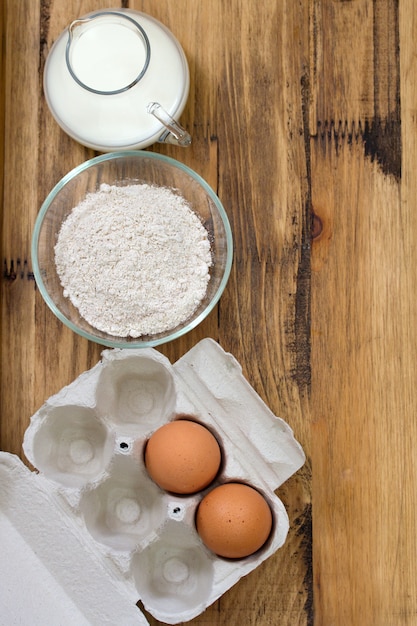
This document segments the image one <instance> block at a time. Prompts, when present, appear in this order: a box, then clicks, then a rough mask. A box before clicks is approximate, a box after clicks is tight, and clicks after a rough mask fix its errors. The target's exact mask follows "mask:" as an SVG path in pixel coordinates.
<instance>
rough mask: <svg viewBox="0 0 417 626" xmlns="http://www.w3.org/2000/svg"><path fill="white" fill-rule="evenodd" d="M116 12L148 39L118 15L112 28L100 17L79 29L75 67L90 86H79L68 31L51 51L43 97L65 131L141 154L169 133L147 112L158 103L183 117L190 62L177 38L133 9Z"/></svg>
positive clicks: (97, 145) (100, 146)
mask: <svg viewBox="0 0 417 626" xmlns="http://www.w3.org/2000/svg"><path fill="white" fill-rule="evenodd" d="M118 13H122V14H123V15H126V16H128V17H130V18H132V19H134V20H135V21H136V22H137V23H138V24H140V26H141V27H142V29H143V31H144V32H145V39H144V37H142V36H140V33H139V32H136V31H137V29H136V28H135V26H134V25H131V23H130V22H129V21H128V20H123V19H122V18H119V19H118V21H117V19H116V20H115V19H114V18H113V16H110V17H109V21H108V22H106V21H105V19H103V18H102V17H100V18H95V19H94V20H93V21H92V22H91V23H90V24H89V26H88V28H85V29H83V28H82V27H78V28H79V29H80V32H81V34H80V35H79V36H78V35H77V28H74V40H73V42H72V44H71V47H70V61H71V67H72V69H73V71H74V74H75V75H76V77H77V79H78V80H79V81H81V82H82V83H84V84H85V85H86V86H87V88H84V87H83V86H81V85H80V84H78V83H77V81H76V80H75V79H74V78H73V76H72V75H71V73H70V70H69V68H68V66H67V63H66V59H65V53H66V47H67V41H68V31H64V32H63V33H62V34H61V36H60V37H59V38H58V40H57V41H56V42H55V44H54V46H53V47H52V49H51V52H50V54H49V56H48V58H47V61H46V65H45V73H44V89H45V97H46V100H47V103H48V106H49V108H50V110H51V112H52V114H53V116H54V117H55V119H56V121H57V122H58V124H59V125H60V126H61V128H63V129H64V130H65V131H66V132H67V133H68V134H69V135H70V136H71V137H73V138H74V139H75V140H77V141H79V142H80V143H82V144H83V145H86V146H88V147H91V148H93V149H95V150H99V151H104V152H106V151H113V150H122V149H129V148H143V147H146V146H148V145H151V144H152V143H154V142H155V141H158V139H159V137H160V136H161V134H162V133H163V131H164V130H165V128H164V126H163V125H162V124H161V122H159V121H158V120H157V119H156V118H155V117H154V116H153V115H151V114H150V113H148V111H147V106H148V105H149V103H151V102H158V103H160V104H161V105H162V106H163V107H164V109H165V110H166V111H167V112H168V113H169V114H170V115H171V116H172V117H173V118H175V119H178V117H179V116H180V115H181V113H182V111H183V109H184V106H185V103H186V100H187V96H188V91H189V72H188V64H187V60H186V58H185V55H184V52H183V50H182V48H181V46H180V44H179V43H178V41H177V40H176V39H175V37H174V36H173V35H172V33H171V32H170V31H169V30H167V29H166V28H165V26H163V25H162V24H161V23H160V22H158V21H157V20H155V19H154V18H152V17H150V16H149V15H145V14H143V13H138V12H136V11H131V10H125V11H118ZM90 15H91V14H90ZM123 22H125V23H127V25H124V24H123ZM146 37H147V39H148V41H149V46H150V56H149V59H148V60H149V65H148V66H147V67H146V62H147V55H146ZM143 71H144V74H143V76H142V77H141V78H140V80H139V81H138V82H137V84H135V85H134V86H132V87H131V88H130V89H127V90H126V91H123V92H121V93H117V94H114V95H108V94H105V95H103V94H97V93H93V92H92V91H90V89H93V90H98V91H104V92H106V91H116V90H121V89H123V88H125V87H127V86H128V85H130V84H131V83H132V82H134V81H135V80H136V79H137V78H138V76H139V75H140V73H141V72H143Z"/></svg>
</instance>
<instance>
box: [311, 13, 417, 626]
mask: <svg viewBox="0 0 417 626" xmlns="http://www.w3.org/2000/svg"><path fill="white" fill-rule="evenodd" d="M322 6H325V9H326V11H330V8H331V11H332V15H331V19H330V22H328V23H326V28H324V24H323V33H324V32H326V33H329V34H328V35H327V37H329V38H330V33H331V34H332V36H333V35H334V34H336V35H337V44H336V42H335V43H334V49H331V50H327V52H326V53H325V52H323V58H322V63H321V64H322V67H323V68H327V72H326V71H325V70H324V69H323V72H322V74H321V80H319V79H318V84H320V87H321V89H322V92H321V93H320V97H317V99H316V106H317V110H316V112H315V114H314V116H313V118H315V119H316V120H317V131H318V134H317V136H316V138H315V139H314V140H312V142H311V171H312V202H313V210H314V213H315V214H316V227H317V228H316V234H317V237H316V239H315V241H314V245H313V252H312V270H313V274H312V387H311V411H312V416H313V424H312V457H313V495H312V499H313V503H314V505H313V528H314V550H313V568H314V581H315V585H314V606H315V621H316V623H317V624H324V625H327V624H334V625H339V624H340V625H344V624H378V625H380V624H381V625H382V624H383V625H384V626H390V625H392V626H394V625H398V624H407V625H410V626H411V625H412V624H414V623H415V619H416V617H415V616H416V614H417V602H416V596H415V592H414V591H415V589H414V587H415V579H416V566H415V560H414V559H413V558H410V556H411V555H412V554H414V553H415V550H416V530H417V529H416V522H415V484H414V477H415V472H416V459H415V454H414V452H413V449H412V444H411V442H412V441H414V437H415V434H416V433H415V431H416V425H415V419H414V416H415V412H416V408H417V406H416V405H417V401H416V393H415V365H414V361H415V352H416V343H417V324H416V321H417V311H416V305H415V298H414V295H413V285H414V284H415V281H416V243H417V224H416V217H415V216H416V208H417V207H416V200H415V198H416V194H415V182H414V181H415V175H414V172H413V168H414V167H415V162H416V143H415V123H416V120H415V104H414V103H415V96H416V93H415V78H416V63H415V56H416V53H415V38H414V36H413V35H412V33H414V32H415V26H416V24H415V5H414V4H413V3H411V2H404V3H403V5H402V12H401V14H400V13H399V6H398V3H397V2H385V3H379V2H374V3H371V2H368V3H364V2H355V3H353V2H352V3H348V2H346V3H333V4H332V3H330V2H329V3H323V5H322ZM348 17H349V19H348ZM382 18H383V19H382ZM381 20H382V21H381ZM365 22H368V23H369V24H373V31H372V32H373V42H372V46H373V48H372V51H371V50H370V49H369V44H368V43H367V38H366V37H363V35H364V30H363V29H364V23H365ZM413 28H414V30H413ZM368 30H369V29H368V28H366V29H365V34H366V32H367V31H368ZM323 37H325V35H324V34H323ZM399 39H400V40H401V42H404V45H402V46H401V64H400V63H399V61H400V59H399V56H398V52H399V51H398V46H397V43H398V40H399ZM396 42H397V43H396ZM336 47H337V58H336V59H334V58H333V54H334V51H335V49H336ZM352 47H353V48H354V50H355V53H354V61H353V62H352V63H350V61H349V60H350V59H352V55H351V54H350V53H349V50H351V49H352ZM371 52H372V54H371ZM342 58H344V59H345V61H346V68H345V69H346V74H345V75H344V80H345V82H344V83H342V82H340V81H339V82H338V81H337V80H336V76H335V73H334V67H338V63H339V61H340V60H341V59H342ZM371 59H373V62H372V63H371V62H370V60H371ZM367 61H368V63H367ZM357 68H362V69H361V71H360V72H359V76H361V78H362V81H363V82H362V83H361V84H362V85H363V84H364V82H365V79H366V80H367V82H368V83H369V85H371V86H372V87H373V98H372V97H371V96H372V93H371V92H370V93H369V96H368V97H367V98H365V99H361V98H359V97H356V96H359V91H358V84H357V83H356V82H355V81H356V79H357V78H358V75H357V73H356V72H357ZM400 68H401V69H400ZM366 69H367V71H365V70H366ZM400 72H401V73H400ZM400 78H401V111H400V108H399V105H400V99H399V90H400ZM346 85H348V86H349V89H347V87H346ZM351 89H352V91H351ZM350 96H352V98H351V97H350ZM413 98H414V100H413ZM332 103H333V104H332ZM332 106H333V110H332ZM400 114H401V115H400ZM400 117H401V126H400ZM339 118H340V119H342V120H344V119H349V120H350V119H353V120H355V121H356V122H357V127H356V129H358V128H361V129H362V130H364V132H363V133H362V132H359V133H358V134H355V132H353V134H352V133H349V130H353V131H354V130H355V129H354V128H353V127H352V128H351V129H349V128H348V129H347V131H348V132H339V129H338V128H337V127H332V128H329V127H327V128H326V129H325V130H326V132H324V133H320V128H321V129H323V128H324V127H325V124H320V121H321V120H324V121H325V120H331V119H333V120H337V119H339ZM365 129H368V130H365ZM312 130H313V131H314V130H315V129H314V128H313V129H312ZM327 131H328V132H327ZM368 131H369V132H368ZM400 133H401V134H400ZM313 134H315V133H314V132H313ZM401 145H402V151H401Z"/></svg>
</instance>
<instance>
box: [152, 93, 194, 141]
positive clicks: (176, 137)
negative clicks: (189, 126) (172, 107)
mask: <svg viewBox="0 0 417 626" xmlns="http://www.w3.org/2000/svg"><path fill="white" fill-rule="evenodd" d="M147 111H148V113H150V114H151V115H153V116H154V117H156V119H157V120H158V121H159V122H161V124H163V125H164V126H165V128H166V130H165V131H164V132H163V133H162V135H161V136H160V137H159V139H158V141H159V143H172V144H175V145H177V146H183V147H186V146H189V145H190V144H191V135H190V134H189V133H188V132H187V131H186V130H185V129H184V128H183V127H182V126H181V125H180V124H179V123H178V122H177V121H176V120H174V118H173V117H171V115H170V114H169V113H168V112H167V111H165V109H164V108H163V107H162V106H161V105H160V104H159V102H150V103H149V104H148V107H147Z"/></svg>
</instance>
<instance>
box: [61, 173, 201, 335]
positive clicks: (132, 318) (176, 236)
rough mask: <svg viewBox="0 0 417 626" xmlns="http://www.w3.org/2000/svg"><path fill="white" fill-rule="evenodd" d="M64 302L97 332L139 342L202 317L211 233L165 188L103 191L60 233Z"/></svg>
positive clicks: (87, 201)
mask: <svg viewBox="0 0 417 626" xmlns="http://www.w3.org/2000/svg"><path fill="white" fill-rule="evenodd" d="M55 262H56V268H57V272H58V275H59V278H60V280H61V284H62V286H63V288H64V295H65V296H66V297H68V298H70V300H71V302H72V303H73V304H74V306H75V307H77V309H78V310H79V312H80V314H81V315H82V317H83V318H84V319H85V320H86V321H87V322H89V323H90V324H91V325H92V326H94V327H95V328H97V329H99V330H102V331H104V332H106V333H110V334H112V335H115V336H119V337H124V336H130V337H140V336H142V335H148V334H156V333H160V332H164V331H166V330H169V329H171V328H175V327H176V326H177V325H178V324H181V323H182V322H184V321H186V320H187V319H188V318H189V317H190V316H191V315H192V314H193V313H194V311H195V310H196V308H197V307H198V305H199V304H200V302H201V301H202V299H203V298H204V295H205V293H206V290H207V284H208V281H209V279H210V275H209V267H210V266H211V264H212V258H211V250H210V242H209V240H208V233H207V231H206V229H205V228H204V226H203V224H202V223H201V222H200V220H199V218H198V217H197V215H196V214H195V213H194V212H193V211H192V210H191V208H190V207H189V205H188V204H187V203H186V201H185V200H184V198H182V197H181V196H179V195H177V194H175V193H174V192H173V191H172V190H170V189H168V188H164V187H152V186H150V185H145V184H137V185H136V184H135V185H129V186H127V187H116V186H110V185H106V184H103V185H101V187H100V190H99V191H97V192H95V193H90V194H88V195H87V197H86V198H85V200H83V201H82V202H81V203H80V204H79V205H78V206H77V207H75V208H74V209H73V210H72V212H71V214H70V215H69V216H68V218H67V219H66V220H65V221H64V223H63V224H62V226H61V230H60V232H59V235H58V240H57V243H56V246H55Z"/></svg>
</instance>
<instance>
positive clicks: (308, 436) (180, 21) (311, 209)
mask: <svg viewBox="0 0 417 626" xmlns="http://www.w3.org/2000/svg"><path fill="white" fill-rule="evenodd" d="M116 5H117V2H114V1H112V0H101V1H100V2H99V1H98V0H85V1H83V2H82V3H81V2H78V1H76V0H65V2H64V1H63V0H4V1H3V4H2V7H3V8H2V9H1V11H2V13H1V18H0V19H1V30H2V33H3V39H2V49H1V52H0V54H1V59H0V65H1V81H0V89H1V98H0V114H1V115H0V118H1V122H0V123H1V129H0V132H1V134H2V137H3V139H4V140H3V141H2V142H1V148H0V151H1V153H0V163H1V171H2V172H3V177H2V178H1V179H0V180H1V199H2V219H1V249H2V263H3V271H2V276H1V390H0V394H1V396H0V397H1V400H0V402H1V405H0V409H1V410H0V416H1V421H0V449H2V450H5V451H8V452H13V453H15V454H17V455H19V456H21V457H22V458H24V457H23V453H22V438H23V433H24V431H25V429H26V427H27V425H28V422H29V418H30V416H31V415H32V414H33V413H34V412H35V410H36V409H37V408H38V407H39V406H41V405H42V404H43V402H44V401H45V400H46V399H47V398H48V397H49V396H50V395H51V394H53V393H55V392H57V391H58V390H59V389H60V388H61V387H62V386H63V385H65V384H68V383H69V382H71V381H72V380H73V379H74V378H75V377H76V376H78V375H79V374H80V373H81V372H83V371H84V370H86V369H88V368H90V367H92V366H93V365H94V364H95V363H96V362H97V361H98V360H99V358H100V353H101V350H102V348H101V347H100V346H99V345H96V344H93V343H88V342H87V341H86V340H83V339H81V338H79V337H77V336H75V335H74V334H73V333H72V332H71V331H69V330H68V329H67V328H66V327H64V326H63V325H62V324H61V323H60V322H59V321H57V320H56V319H55V317H54V316H53V314H52V313H51V312H50V310H49V309H48V308H47V306H46V305H45V303H44V302H43V300H42V298H41V296H40V293H39V291H38V290H37V289H36V286H35V282H34V279H33V274H32V265H31V259H30V241H31V235H32V229H33V225H34V221H35V218H36V215H37V212H38V210H39V208H40V206H41V204H42V202H43V200H44V198H45V197H46V195H47V194H48V192H49V191H50V189H51V188H52V187H53V186H54V185H55V183H56V182H58V180H59V179H60V178H61V177H62V176H63V175H64V174H65V173H66V172H68V171H69V170H70V169H72V168H73V167H75V166H76V165H78V164H79V163H81V162H82V161H84V160H86V159H88V158H90V157H92V156H94V152H93V151H91V150H89V149H86V148H84V147H82V146H81V145H78V144H77V143H75V142H74V141H73V140H72V139H70V138H69V137H68V136H66V135H65V133H64V132H63V131H61V130H60V129H59V127H58V126H57V124H56V123H55V121H54V120H53V118H52V116H51V114H50V113H49V110H48V108H47V106H46V103H45V99H44V95H43V91H42V78H41V77H42V71H43V66H44V62H45V59H46V56H47V54H48V51H49V49H50V47H51V45H52V43H53V42H54V40H55V39H56V38H57V36H58V35H59V34H60V33H61V31H62V30H63V29H64V28H65V27H66V26H67V25H68V23H69V22H70V21H72V20H73V19H75V18H76V17H79V16H80V15H82V14H84V13H87V12H88V11H91V10H94V9H97V8H104V7H114V6H116ZM121 5H122V6H124V7H126V6H129V7H131V8H135V9H137V10H140V11H144V12H146V13H149V14H151V15H153V16H154V17H156V18H158V19H159V20H161V21H162V22H163V23H164V24H165V25H166V26H167V27H168V28H170V29H171V30H172V32H173V33H174V34H175V35H176V37H177V38H178V40H179V41H180V42H181V44H182V46H183V48H184V51H185V53H186V55H187V58H188V61H189V66H190V73H191V88H190V96H189V100H188V103H187V106H186V109H185V111H184V113H183V115H182V117H181V121H182V123H183V125H184V126H185V127H186V128H187V129H188V130H189V131H190V133H191V134H192V137H193V143H192V146H191V147H190V148H188V149H181V148H176V147H172V146H167V145H156V146H153V147H152V148H151V149H152V150H154V151H157V152H161V153H163V154H167V155H170V156H173V157H175V158H177V159H179V160H181V161H183V162H184V163H186V164H187V165H189V166H191V167H192V168H194V169H195V170H196V171H197V172H198V173H199V174H201V175H202V176H203V177H204V178H205V179H206V180H207V181H208V183H209V184H210V185H211V186H212V187H213V188H214V189H215V190H216V192H217V193H218V195H219V197H220V199H221V200H222V202H223V204H224V206H225V208H226V210H227V212H228V215H229V218H230V222H231V226H232V230H233V236H234V244H235V256H234V264H233V269H232V273H231V277H230V280H229V283H228V285H227V288H226V290H225V292H224V295H223V296H222V298H221V301H220V303H219V305H218V306H217V308H216V310H215V311H214V312H213V313H212V314H211V315H210V316H209V317H208V319H206V320H205V321H204V322H203V323H202V324H201V325H200V326H199V327H198V328H197V329H195V330H194V331H192V332H191V333H190V334H188V335H187V336H185V337H183V338H181V339H178V340H177V341H175V342H173V343H171V344H168V345H165V346H163V347H161V348H160V351H161V352H162V353H164V354H165V355H167V356H168V357H169V358H170V359H171V360H172V361H175V360H176V359H177V358H179V357H180V356H182V355H183V354H184V353H185V352H187V351H188V350H189V349H190V348H191V347H192V346H193V345H194V344H195V343H196V342H197V341H199V340H200V339H202V338H203V337H213V338H214V339H216V340H217V341H218V342H219V343H220V344H221V346H222V347H223V348H224V349H225V350H226V351H229V352H231V353H232V354H233V355H234V356H235V357H236V358H237V359H238V360H239V361H240V363H241V364H242V367H243V372H244V374H245V376H246V377H247V379H248V380H249V381H250V383H251V384H252V385H253V387H254V388H255V389H256V391H257V392H258V393H259V395H260V396H261V397H262V398H263V399H264V400H265V401H266V403H267V404H268V405H269V406H270V408H271V409H272V411H273V412H274V413H275V414H277V415H280V416H281V417H283V418H284V419H285V420H286V421H287V422H288V423H289V424H290V425H291V427H292V428H293V429H294V432H295V435H296V437H297V439H299V441H300V442H301V443H302V445H303V447H304V450H305V452H306V456H307V462H306V464H305V466H304V467H303V468H302V470H300V471H299V472H298V473H297V474H296V475H295V476H294V477H292V478H291V479H290V480H289V481H288V482H287V483H285V484H284V485H283V486H282V487H281V488H280V489H279V490H278V491H277V494H278V495H279V496H280V497H281V498H282V500H283V502H284V503H285V506H286V507H287V510H288V514H289V518H290V525H291V528H290V533H289V537H288V540H287V542H286V544H285V545H284V546H283V547H282V548H281V549H280V550H279V551H278V552H277V553H276V554H275V555H274V556H273V557H271V558H270V559H269V560H268V561H266V562H265V563H263V564H262V565H261V566H260V567H259V568H258V569H257V570H256V571H255V572H253V573H252V574H250V575H249V576H247V577H245V578H243V579H242V580H241V581H240V582H239V583H238V584H237V585H236V586H235V587H233V588H232V589H231V590H229V591H228V592H227V593H226V594H225V595H224V596H223V597H222V598H221V599H220V600H219V601H217V602H216V603H215V604H214V605H212V606H211V607H210V608H208V609H207V611H206V612H205V613H204V614H202V615H201V616H199V617H197V618H196V619H194V620H193V621H192V623H193V624H196V625H197V624H198V625H200V626H203V625H204V626H226V625H227V626H235V625H236V626H252V625H253V626H255V625H256V626H278V625H280V626H281V625H289V626H295V625H297V626H298V625H300V626H301V625H303V626H304V625H311V624H316V625H317V626H339V625H340V626H400V625H408V626H415V624H417V582H416V581H417V559H416V554H417V545H416V544H417V528H416V515H415V512H416V505H417V497H416V472H417V453H416V451H415V448H414V443H415V442H416V441H417V436H416V435H417V433H416V430H417V393H416V367H415V362H416V355H417V298H416V294H415V289H416V278H417V175H416V168H417V38H416V34H417V5H416V4H415V1H414V0H401V2H399V1H398V0H299V1H295V0H279V1H278V2H276V1H274V0H264V2H258V1H255V0H245V2H240V1H239V0H228V1H227V2H225V1H222V0H210V1H205V0H175V2H174V0H142V1H140V0H131V1H130V2H122V3H121ZM24 593H25V591H24V589H22V594H24ZM148 618H149V621H150V623H151V624H152V625H155V624H159V623H160V622H157V621H156V620H155V619H153V618H151V617H150V616H148ZM0 623H1V607H0ZM7 626H9V625H7ZM28 626H29V625H28ZM69 626H76V625H69Z"/></svg>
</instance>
